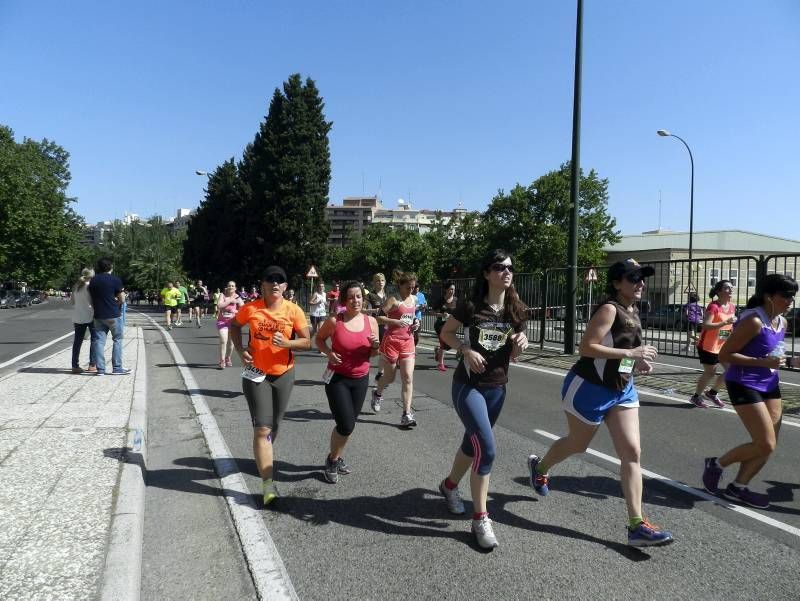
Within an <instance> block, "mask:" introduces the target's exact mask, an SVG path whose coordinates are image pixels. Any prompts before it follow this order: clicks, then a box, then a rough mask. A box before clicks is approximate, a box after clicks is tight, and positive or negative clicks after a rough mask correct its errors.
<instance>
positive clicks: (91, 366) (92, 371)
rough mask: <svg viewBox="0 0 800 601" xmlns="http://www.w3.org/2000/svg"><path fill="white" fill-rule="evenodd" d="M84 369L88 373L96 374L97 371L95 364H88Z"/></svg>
mask: <svg viewBox="0 0 800 601" xmlns="http://www.w3.org/2000/svg"><path fill="white" fill-rule="evenodd" d="M86 371H87V372H88V373H90V374H96V373H97V366H96V365H90V366H89V367H87V368H86Z"/></svg>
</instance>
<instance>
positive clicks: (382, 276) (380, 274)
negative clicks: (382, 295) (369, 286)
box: [372, 271, 386, 283]
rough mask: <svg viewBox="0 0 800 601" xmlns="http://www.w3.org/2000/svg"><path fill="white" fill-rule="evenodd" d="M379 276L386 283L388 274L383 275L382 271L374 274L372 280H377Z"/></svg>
mask: <svg viewBox="0 0 800 601" xmlns="http://www.w3.org/2000/svg"><path fill="white" fill-rule="evenodd" d="M378 278H381V279H382V280H383V282H384V283H386V276H385V275H383V274H382V273H381V272H380V271H379V272H378V273H376V274H375V275H374V276H372V281H373V282H375V281H377V280H378Z"/></svg>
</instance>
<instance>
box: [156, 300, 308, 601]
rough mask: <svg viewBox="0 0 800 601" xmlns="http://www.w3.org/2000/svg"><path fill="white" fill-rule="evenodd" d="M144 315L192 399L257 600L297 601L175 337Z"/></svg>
mask: <svg viewBox="0 0 800 601" xmlns="http://www.w3.org/2000/svg"><path fill="white" fill-rule="evenodd" d="M140 314H141V315H144V317H146V318H147V319H148V320H150V323H152V324H153V325H154V326H155V327H156V328H157V329H158V330H159V331H160V332H161V335H162V336H163V337H164V340H165V341H166V343H167V344H166V345H167V348H169V351H170V353H171V354H172V358H173V360H174V361H175V363H176V364H177V367H178V371H179V372H180V374H181V377H182V378H183V383H184V386H185V387H186V392H187V393H188V394H189V397H190V398H191V400H192V405H193V406H194V410H195V413H196V414H197V421H198V422H199V423H200V428H201V430H202V432H203V436H204V437H205V440H206V444H207V445H208V450H209V452H210V454H211V458H212V459H213V461H214V466H215V468H216V471H217V476H218V477H219V481H220V484H221V485H222V488H223V489H224V490H227V491H230V493H232V494H226V495H223V496H224V498H225V502H226V503H227V504H228V510H229V511H230V514H231V517H232V518H233V525H234V527H235V528H236V532H237V533H238V535H239V541H240V542H241V545H242V552H243V553H244V557H245V561H246V562H247V567H248V569H249V570H250V575H251V576H252V578H253V585H254V586H255V588H256V593H257V594H258V598H259V599H262V600H263V599H270V600H276V601H277V600H281V601H282V600H291V601H298V596H297V593H296V592H295V590H294V585H292V581H291V579H290V578H289V573H288V572H287V570H286V566H285V565H284V563H283V560H282V559H281V556H280V554H279V553H278V548H277V547H276V546H275V542H274V541H273V540H272V537H271V536H270V534H269V531H268V530H267V526H266V524H264V518H263V517H262V513H261V510H259V509H258V508H257V507H256V505H255V502H254V501H253V495H252V494H251V492H250V489H249V488H248V487H247V483H246V482H245V480H244V477H243V476H242V473H241V472H240V471H239V467H238V465H237V464H236V461H235V460H234V458H233V455H232V454H231V451H230V449H229V448H228V443H226V442H225V438H224V437H223V435H222V432H221V431H220V429H219V425H218V424H217V420H216V419H215V418H214V415H213V414H212V413H211V409H210V408H209V407H208V404H207V403H206V400H205V398H203V395H201V394H200V393H199V392H198V391H199V390H200V387H199V386H198V385H197V381H196V380H195V379H194V376H193V375H192V372H191V370H190V369H189V368H188V367H185V365H186V359H185V358H184V357H183V353H181V351H180V349H179V348H178V345H177V344H176V343H175V340H174V339H173V338H172V336H171V335H170V334H169V332H167V331H166V330H165V329H164V328H162V327H161V326H160V325H159V324H158V323H157V322H156V321H155V320H154V319H153V318H152V317H150V316H149V315H145V314H144V313H140Z"/></svg>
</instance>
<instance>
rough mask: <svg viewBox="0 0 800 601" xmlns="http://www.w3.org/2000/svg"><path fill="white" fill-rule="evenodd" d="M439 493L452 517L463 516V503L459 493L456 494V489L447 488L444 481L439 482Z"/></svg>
mask: <svg viewBox="0 0 800 601" xmlns="http://www.w3.org/2000/svg"><path fill="white" fill-rule="evenodd" d="M439 492H440V493H442V496H443V497H444V500H445V501H446V502H447V511H449V512H450V513H452V514H454V515H463V514H464V512H465V511H466V510H465V509H464V501H462V500H461V493H460V492H458V487H455V488H447V487H446V486H445V485H444V480H442V481H441V482H439Z"/></svg>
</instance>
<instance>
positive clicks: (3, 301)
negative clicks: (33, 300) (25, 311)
mask: <svg viewBox="0 0 800 601" xmlns="http://www.w3.org/2000/svg"><path fill="white" fill-rule="evenodd" d="M12 306H13V305H12V302H11V295H10V294H9V293H8V292H6V291H5V290H0V309H10V308H11V307H12Z"/></svg>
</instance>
